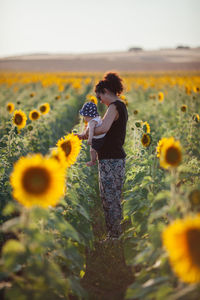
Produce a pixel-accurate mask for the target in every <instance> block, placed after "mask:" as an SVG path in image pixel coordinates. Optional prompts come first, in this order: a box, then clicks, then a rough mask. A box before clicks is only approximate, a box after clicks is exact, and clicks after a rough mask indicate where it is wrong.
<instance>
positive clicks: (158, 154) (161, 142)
mask: <svg viewBox="0 0 200 300" xmlns="http://www.w3.org/2000/svg"><path fill="white" fill-rule="evenodd" d="M166 141H167V138H165V137H164V138H162V139H161V140H160V141H159V142H158V144H157V147H156V152H157V157H160V153H161V149H162V146H163V145H164V143H165V142H166Z"/></svg>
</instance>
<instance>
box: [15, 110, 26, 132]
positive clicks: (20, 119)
mask: <svg viewBox="0 0 200 300" xmlns="http://www.w3.org/2000/svg"><path fill="white" fill-rule="evenodd" d="M26 120H27V117H26V114H25V113H24V112H23V111H22V110H21V109H20V110H15V111H14V116H13V124H14V125H16V126H17V127H18V129H21V128H24V127H25V126H26Z"/></svg>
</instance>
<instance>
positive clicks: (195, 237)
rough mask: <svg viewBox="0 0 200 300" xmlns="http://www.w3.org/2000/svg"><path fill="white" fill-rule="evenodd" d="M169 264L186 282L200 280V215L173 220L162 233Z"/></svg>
mask: <svg viewBox="0 0 200 300" xmlns="http://www.w3.org/2000/svg"><path fill="white" fill-rule="evenodd" d="M162 241H163V246H164V247H165V248H166V250H167V252H168V255H169V259H170V264H171V266H172V269H173V270H174V272H175V273H176V274H177V275H178V277H179V278H180V279H181V280H182V281H184V282H187V283H198V282H200V217H199V216H196V217H187V218H185V219H183V220H180V219H178V220H175V221H174V222H173V223H172V224H170V225H168V226H167V227H166V229H165V230H164V231H163V233H162Z"/></svg>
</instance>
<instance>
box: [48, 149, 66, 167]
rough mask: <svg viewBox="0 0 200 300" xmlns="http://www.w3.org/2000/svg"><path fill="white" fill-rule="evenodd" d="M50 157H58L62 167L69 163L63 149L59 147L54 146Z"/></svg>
mask: <svg viewBox="0 0 200 300" xmlns="http://www.w3.org/2000/svg"><path fill="white" fill-rule="evenodd" d="M50 157H52V158H54V159H56V160H57V161H58V162H59V164H60V167H62V168H64V169H66V167H67V164H66V159H65V153H64V151H61V149H59V148H57V147H56V148H53V149H52V151H51V154H50Z"/></svg>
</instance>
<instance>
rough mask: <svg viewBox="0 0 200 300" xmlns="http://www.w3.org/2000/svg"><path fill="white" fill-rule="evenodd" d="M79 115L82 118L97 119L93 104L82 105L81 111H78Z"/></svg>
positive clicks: (95, 108) (95, 107)
mask: <svg viewBox="0 0 200 300" xmlns="http://www.w3.org/2000/svg"><path fill="white" fill-rule="evenodd" d="M79 113H80V115H82V116H84V117H92V118H94V117H97V116H99V114H98V112H97V106H96V105H95V104H94V103H93V102H87V103H85V104H84V105H83V107H82V108H81V110H79Z"/></svg>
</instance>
